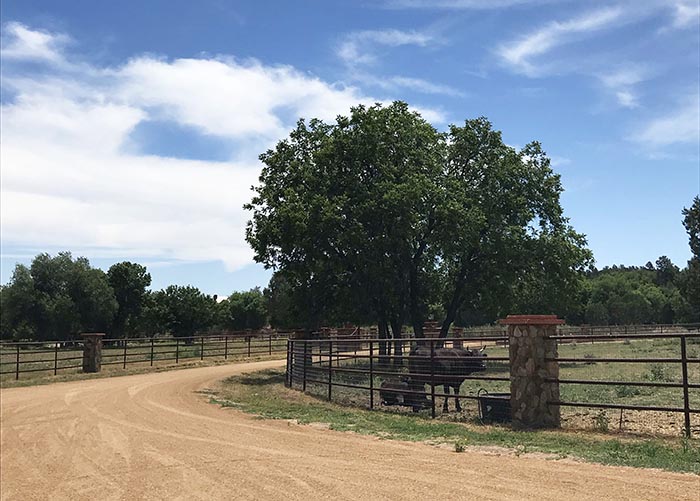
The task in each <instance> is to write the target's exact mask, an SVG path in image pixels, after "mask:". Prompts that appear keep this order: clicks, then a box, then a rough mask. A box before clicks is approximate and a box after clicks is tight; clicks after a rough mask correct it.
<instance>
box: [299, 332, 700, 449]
mask: <svg viewBox="0 0 700 501" xmlns="http://www.w3.org/2000/svg"><path fill="white" fill-rule="evenodd" d="M631 332H632V329H631V328H630V329H628V334H626V335H625V334H614V335H611V334H609V333H606V334H597V335H580V334H571V333H565V334H558V335H557V336H552V339H555V340H557V341H561V340H566V341H568V342H572V343H575V342H581V343H585V342H587V341H605V342H606V344H601V345H600V348H598V349H599V350H600V353H602V354H603V356H596V357H593V358H591V357H590V356H588V355H587V356H569V354H566V355H565V356H562V355H559V356H558V357H556V358H547V359H545V360H546V361H547V362H554V363H557V364H558V365H559V367H560V369H561V370H562V375H561V376H560V377H559V378H546V379H545V381H546V382H556V383H558V384H559V385H560V386H561V387H562V389H563V391H564V395H566V394H567V393H568V394H569V396H570V397H571V398H566V399H564V398H561V399H560V400H556V401H551V402H548V403H549V405H558V406H562V407H588V408H592V409H620V410H634V411H662V412H671V413H681V414H683V421H684V423H683V424H684V426H683V429H684V432H685V433H686V434H687V435H688V436H689V435H690V433H691V416H692V415H695V414H699V413H700V409H699V408H698V407H700V406H699V405H698V404H697V403H696V404H695V406H692V405H691V403H692V402H691V397H693V398H698V400H693V401H694V402H700V392H698V393H697V395H695V394H692V392H693V391H696V392H697V390H700V333H693V332H692V331H690V332H689V331H687V330H685V331H682V333H668V332H664V333H663V334H662V333H660V332H656V333H654V332H635V333H631ZM502 340H503V336H502V335H498V336H480V337H477V338H467V337H464V338H462V339H449V338H448V339H441V338H440V339H439V338H426V339H415V338H409V339H399V340H396V339H379V338H370V339H361V340H355V341H347V340H345V341H343V343H342V346H340V347H339V346H338V343H334V341H333V340H332V339H290V340H289V341H288V346H287V349H288V353H287V370H286V377H285V381H286V384H287V386H288V387H290V388H296V389H301V390H302V391H309V392H311V393H314V394H317V395H318V396H323V397H325V398H326V399H327V400H338V401H343V402H344V403H353V404H357V405H360V406H366V407H368V408H369V409H375V408H377V403H378V402H380V403H381V404H382V405H384V406H390V405H399V406H401V405H404V406H407V407H414V410H415V407H416V406H413V405H412V404H414V403H416V402H421V405H422V407H421V408H422V409H429V410H430V413H431V415H432V416H435V415H436V413H437V409H438V406H437V404H436V402H437V401H438V400H439V399H445V402H447V401H449V402H450V403H452V402H455V404H456V402H457V400H458V399H460V400H461V399H466V400H476V399H478V398H479V396H478V387H477V386H475V385H476V384H479V385H487V384H493V385H500V388H496V391H503V390H504V389H506V388H507V391H508V392H509V391H510V387H509V385H510V383H509V382H510V379H511V378H510V376H511V374H510V356H509V354H508V352H507V347H506V346H503V345H502V343H500V341H502ZM608 342H610V343H618V344H617V345H613V344H607V343H608ZM655 342H658V343H662V345H663V346H656V345H655V344H654V343H655ZM631 343H636V344H631ZM658 343H657V344H658ZM443 344H444V345H445V347H446V348H447V351H440V349H439V348H438V347H439V346H442V345H443ZM630 344H631V345H630ZM419 345H422V346H424V347H425V346H427V347H428V348H429V350H428V351H427V352H424V353H423V354H422V355H417V354H416V353H415V352H413V351H412V350H414V349H415V348H416V347H417V346H419ZM460 345H462V346H464V347H465V348H471V349H477V348H479V347H482V346H486V347H487V348H486V350H487V355H488V356H487V357H485V358H484V359H483V361H484V364H485V367H484V369H485V370H483V371H481V370H478V371H473V370H471V369H472V368H470V367H468V366H466V368H465V366H462V367H460V366H459V364H456V365H455V364H453V365H452V366H451V367H452V368H453V369H454V370H455V372H449V371H447V369H445V364H447V365H448V366H449V364H451V363H453V362H454V357H453V356H452V354H450V353H449V350H450V349H451V348H457V347H459V346H460ZM397 347H399V348H398V349H397ZM691 348H692V350H693V351H692V353H691ZM576 349H577V348H576V346H575V345H574V344H564V345H562V346H561V350H563V351H566V352H571V353H575V350H576ZM489 350H492V352H493V351H498V350H500V351H503V350H506V351H505V353H503V356H493V355H494V353H490V354H489V353H488V351H489ZM659 350H662V351H663V354H662V355H661V356H654V354H655V351H659ZM606 352H611V353H612V355H611V356H605V353H606ZM426 353H427V355H426ZM673 353H675V354H673ZM618 364H633V366H632V367H636V369H634V370H630V371H627V372H626V374H627V375H628V376H629V375H630V374H632V375H634V374H638V373H639V371H647V373H648V372H649V370H650V369H654V368H656V367H657V366H664V367H665V366H669V367H675V368H676V370H671V369H669V370H668V371H666V372H664V373H665V374H666V376H663V377H664V378H670V379H668V380H666V379H658V380H657V379H647V380H642V379H643V378H640V377H637V378H635V377H632V376H630V377H629V379H624V378H621V377H619V376H617V377H615V375H616V373H615V369H613V371H612V372H610V371H608V370H607V369H606V367H607V366H610V367H614V366H616V365H618ZM591 365H594V366H596V368H597V369H599V370H595V371H589V372H593V376H592V377H582V376H581V375H580V374H578V373H577V371H578V369H580V368H581V367H588V366H591ZM692 367H696V368H697V369H692ZM678 368H680V370H677V369H678ZM589 372H586V373H585V375H586V376H590V375H589ZM662 372H663V371H662ZM598 373H600V375H597V374H598ZM412 382H416V383H417V384H412ZM445 383H459V384H460V386H461V390H460V392H459V394H455V393H454V392H452V393H450V387H445ZM441 386H442V387H443V390H444V391H440V387H441ZM577 386H579V387H580V386H583V387H589V388H598V387H608V388H610V389H611V390H612V391H613V392H617V394H620V395H626V391H627V390H626V389H627V388H647V389H648V390H649V393H647V394H644V395H642V396H641V397H639V398H638V400H639V401H638V402H635V401H634V399H630V400H627V399H626V398H622V397H620V398H619V399H618V401H615V393H613V394H612V395H611V396H609V398H610V401H585V400H584V399H583V398H580V396H577V395H579V394H577V393H576V392H575V391H569V389H570V388H572V387H577ZM611 387H612V388H611ZM494 388H495V387H494ZM676 390H680V392H681V394H678V395H677V394H676V393H673V394H670V393H669V392H674V391H676ZM344 392H345V393H344ZM664 392H665V393H664ZM661 393H664V394H663V395H662V394H661ZM591 394H593V395H595V394H596V393H595V392H591ZM587 395H588V393H587ZM445 408H446V406H445V404H443V409H445Z"/></svg>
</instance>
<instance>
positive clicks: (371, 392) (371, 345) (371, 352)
mask: <svg viewBox="0 0 700 501" xmlns="http://www.w3.org/2000/svg"><path fill="white" fill-rule="evenodd" d="M369 409H370V410H372V409H374V341H370V342H369Z"/></svg>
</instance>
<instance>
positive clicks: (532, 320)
mask: <svg viewBox="0 0 700 501" xmlns="http://www.w3.org/2000/svg"><path fill="white" fill-rule="evenodd" d="M499 323H500V324H502V325H507V326H508V343H509V356H510V407H511V417H512V419H513V426H514V427H515V428H558V427H559V426H560V425H561V415H560V412H559V406H558V405H547V402H548V401H558V400H559V383H555V382H547V381H545V379H546V378H555V379H556V378H559V363H558V362H547V361H546V359H547V358H556V357H557V341H556V340H555V339H547V337H548V336H553V335H555V334H556V328H557V325H561V324H563V323H564V321H563V320H561V319H559V318H557V317H556V315H508V316H507V317H506V318H505V319H503V320H499Z"/></svg>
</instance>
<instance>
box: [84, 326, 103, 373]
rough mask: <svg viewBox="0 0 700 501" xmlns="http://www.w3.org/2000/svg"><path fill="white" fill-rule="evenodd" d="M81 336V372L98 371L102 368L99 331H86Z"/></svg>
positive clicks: (101, 335)
mask: <svg viewBox="0 0 700 501" xmlns="http://www.w3.org/2000/svg"><path fill="white" fill-rule="evenodd" d="M81 336H82V337H83V340H84V341H83V372H100V370H101V369H102V338H103V337H104V334H103V333H101V332H86V333H84V334H81Z"/></svg>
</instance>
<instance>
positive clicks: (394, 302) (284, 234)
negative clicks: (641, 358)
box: [246, 102, 591, 336]
mask: <svg viewBox="0 0 700 501" xmlns="http://www.w3.org/2000/svg"><path fill="white" fill-rule="evenodd" d="M260 158H261V160H262V161H263V163H264V164H265V166H264V167H263V171H262V174H261V176H260V185H259V186H258V187H257V188H256V192H257V193H256V196H255V197H254V198H253V200H252V201H251V203H250V204H248V205H247V206H246V208H247V209H249V210H251V211H252V218H251V221H250V222H249V224H248V228H247V236H246V238H247V240H248V242H249V243H250V245H251V246H252V247H253V250H254V251H255V259H256V260H257V261H258V262H261V263H264V264H265V265H266V266H267V267H274V268H276V269H277V270H279V271H278V273H279V274H280V275H279V276H280V277H282V276H283V277H284V280H285V281H286V284H285V285H286V286H287V287H289V288H290V294H288V295H287V297H289V298H291V301H290V302H289V305H290V307H291V306H293V309H295V310H297V311H299V312H301V313H302V315H301V316H303V318H304V319H305V321H306V325H307V326H308V327H315V326H317V325H318V324H319V323H320V322H321V321H322V320H324V319H336V320H340V321H362V320H364V319H366V318H367V316H368V315H371V317H372V318H373V319H374V321H376V322H377V323H378V324H379V332H380V336H382V335H386V333H387V332H388V329H389V326H391V330H392V331H393V332H394V334H397V333H398V331H399V330H400V328H401V326H402V325H403V324H404V323H406V322H405V321H408V323H411V324H413V329H414V332H416V334H417V335H419V336H420V335H421V333H422V325H423V322H424V321H425V320H426V319H427V318H429V317H430V316H431V315H435V314H441V315H442V316H441V318H440V320H441V321H442V325H443V334H446V332H447V328H448V327H449V325H450V324H451V323H452V322H454V321H455V319H457V318H458V317H461V318H464V317H466V316H468V315H460V312H462V311H465V312H471V311H486V312H488V316H489V318H490V319H491V320H492V319H494V318H495V316H496V315H500V314H504V312H505V313H513V312H514V311H508V310H512V309H516V310H523V311H524V310H528V311H532V310H537V311H538V312H542V313H549V312H552V313H560V314H565V315H569V314H570V315H571V316H572V318H573V317H576V316H578V317H582V315H583V310H582V308H581V306H580V303H581V294H582V291H583V289H584V281H583V271H584V270H585V269H586V268H587V267H588V265H589V264H590V263H591V254H590V251H588V250H587V249H586V248H585V239H584V237H583V236H582V235H580V234H577V233H576V232H574V231H573V229H572V228H571V227H570V226H569V224H568V221H567V219H566V218H565V217H563V215H562V209H561V205H560V203H559V195H560V193H561V191H562V188H561V183H560V180H559V176H558V175H556V174H554V173H553V171H552V170H551V168H550V165H549V163H550V162H549V159H548V158H547V157H546V155H545V153H544V152H543V151H542V149H541V147H540V145H539V144H538V143H531V144H529V145H527V146H526V147H525V148H523V149H522V150H521V151H516V150H514V149H513V148H511V147H509V146H507V145H506V144H504V143H503V140H502V138H501V134H500V132H498V131H495V130H493V129H492V128H491V124H490V123H489V122H488V120H486V119H485V118H479V119H475V120H467V121H466V122H465V123H464V125H463V126H461V127H457V126H452V127H451V128H450V131H449V132H448V133H447V134H441V133H439V132H437V131H436V130H435V129H434V128H433V127H432V126H431V125H430V124H428V123H427V122H426V121H425V120H423V119H422V118H421V117H420V115H418V114H417V113H414V112H411V111H410V110H409V109H408V106H407V105H406V104H405V103H401V102H395V103H393V104H392V105H390V106H388V107H383V106H381V105H375V106H372V107H363V106H358V107H356V108H353V109H352V113H351V115H350V116H349V117H338V119H337V124H336V125H327V124H325V123H323V122H321V121H319V120H311V121H310V122H309V123H308V125H307V124H306V123H305V122H304V121H300V122H299V123H298V125H297V128H296V129H295V130H294V131H293V132H292V133H291V134H290V137H289V138H288V139H287V140H284V141H281V142H280V143H278V145H277V146H276V148H275V149H274V150H269V151H267V152H266V153H264V154H263V155H261V157H260ZM290 309H292V308H290Z"/></svg>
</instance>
